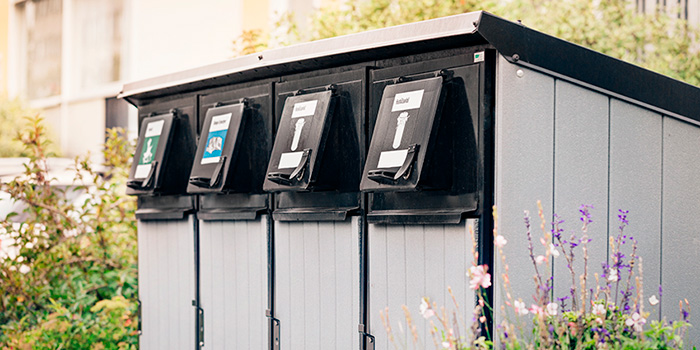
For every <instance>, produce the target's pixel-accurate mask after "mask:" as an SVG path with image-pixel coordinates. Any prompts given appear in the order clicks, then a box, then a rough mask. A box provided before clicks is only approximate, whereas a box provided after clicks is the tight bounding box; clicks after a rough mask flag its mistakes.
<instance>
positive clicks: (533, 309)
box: [530, 304, 542, 315]
mask: <svg viewBox="0 0 700 350" xmlns="http://www.w3.org/2000/svg"><path fill="white" fill-rule="evenodd" d="M530 312H532V313H533V314H535V315H539V314H541V313H542V308H541V307H539V306H538V305H535V304H532V306H530Z"/></svg>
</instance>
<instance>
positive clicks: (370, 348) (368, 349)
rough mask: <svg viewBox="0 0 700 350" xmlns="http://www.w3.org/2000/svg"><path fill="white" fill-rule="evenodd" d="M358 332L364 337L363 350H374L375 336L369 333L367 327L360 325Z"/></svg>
mask: <svg viewBox="0 0 700 350" xmlns="http://www.w3.org/2000/svg"><path fill="white" fill-rule="evenodd" d="M357 330H358V332H360V334H361V335H362V349H363V350H374V336H373V335H371V334H369V333H367V327H366V326H365V325H363V324H360V325H358V327H357Z"/></svg>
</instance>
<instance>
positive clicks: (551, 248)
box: [549, 243, 559, 258]
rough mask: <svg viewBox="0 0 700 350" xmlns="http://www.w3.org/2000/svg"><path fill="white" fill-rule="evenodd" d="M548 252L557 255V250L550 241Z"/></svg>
mask: <svg viewBox="0 0 700 350" xmlns="http://www.w3.org/2000/svg"><path fill="white" fill-rule="evenodd" d="M549 253H550V254H552V256H553V257H555V258H558V257H559V251H558V250H557V248H556V247H555V246H554V244H552V243H549Z"/></svg>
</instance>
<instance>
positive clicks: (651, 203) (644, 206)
mask: <svg viewBox="0 0 700 350" xmlns="http://www.w3.org/2000/svg"><path fill="white" fill-rule="evenodd" d="M661 124H662V119H661V116H660V115H658V114H656V113H653V112H651V111H649V110H646V109H643V108H640V107H637V106H635V105H632V104H629V103H626V102H622V101H620V100H616V99H611V101H610V215H609V220H610V235H616V234H617V231H618V229H617V227H619V221H618V218H617V214H618V210H619V209H622V210H628V211H629V216H628V217H629V222H630V224H629V227H628V228H626V229H625V232H627V233H629V234H630V235H632V236H634V237H635V238H636V239H637V241H639V247H638V248H637V255H639V256H641V257H642V259H643V262H642V263H643V268H644V276H643V277H644V296H645V297H646V298H648V297H649V296H651V295H652V294H658V290H659V283H660V275H661V165H662V159H661V147H662V129H661ZM626 246H627V247H626V250H627V251H628V252H629V251H630V250H629V249H630V244H629V243H628V244H626ZM596 267H597V266H596ZM597 271H600V270H597ZM646 298H645V299H646ZM646 306H647V307H648V306H649V304H647V305H646ZM646 310H647V311H651V310H650V309H648V308H647V309H646ZM655 315H656V316H652V318H656V317H658V315H659V314H658V309H657V312H656V314H655Z"/></svg>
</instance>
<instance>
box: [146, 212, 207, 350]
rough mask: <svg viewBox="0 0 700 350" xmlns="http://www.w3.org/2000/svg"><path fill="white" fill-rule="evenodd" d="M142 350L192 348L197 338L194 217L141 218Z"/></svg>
mask: <svg viewBox="0 0 700 350" xmlns="http://www.w3.org/2000/svg"><path fill="white" fill-rule="evenodd" d="M138 236H139V297H140V299H141V302H142V310H143V311H142V322H143V323H142V330H143V334H142V335H141V339H140V341H141V347H140V348H141V349H145V350H149V349H163V348H167V349H191V348H192V347H193V346H194V343H195V339H194V333H195V317H194V316H195V310H194V308H193V307H192V300H193V299H194V232H193V218H192V217H191V216H190V217H189V219H188V220H178V221H139V222H138Z"/></svg>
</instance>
